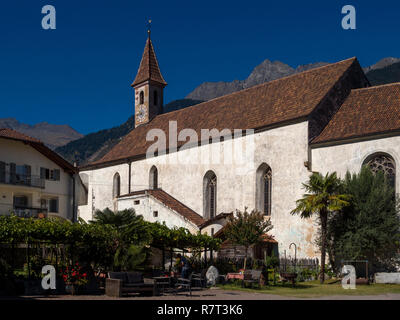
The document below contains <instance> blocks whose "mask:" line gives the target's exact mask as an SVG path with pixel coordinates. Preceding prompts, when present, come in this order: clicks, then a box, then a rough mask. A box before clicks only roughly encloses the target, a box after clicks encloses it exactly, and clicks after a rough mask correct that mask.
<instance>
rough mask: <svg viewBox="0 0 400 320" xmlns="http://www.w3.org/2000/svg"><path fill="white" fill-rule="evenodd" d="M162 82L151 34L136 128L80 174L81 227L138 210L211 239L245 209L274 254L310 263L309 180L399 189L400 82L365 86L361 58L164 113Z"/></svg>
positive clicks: (138, 84) (137, 84) (138, 87)
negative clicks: (358, 180) (253, 214)
mask: <svg viewBox="0 0 400 320" xmlns="http://www.w3.org/2000/svg"><path fill="white" fill-rule="evenodd" d="M166 85H167V83H166V81H165V80H164V77H163V76H162V74H161V71H160V68H159V65H158V62H157V58H156V54H155V50H154V47H153V43H152V41H151V38H150V33H149V36H148V39H147V41H146V45H145V48H144V52H143V56H142V60H141V62H140V66H139V69H138V72H137V75H136V78H135V79H134V81H133V83H132V87H133V90H134V96H135V98H134V99H135V103H134V104H135V110H134V112H135V128H134V129H133V130H132V131H131V132H130V133H128V134H127V135H126V136H125V137H124V138H123V139H122V140H121V141H120V142H119V143H118V144H117V145H116V146H114V147H113V148H112V149H111V150H110V151H109V152H108V153H107V154H106V155H105V156H104V157H103V158H102V159H100V160H99V161H95V162H92V163H90V164H88V165H85V166H82V167H81V168H80V176H81V179H82V181H83V182H84V184H85V186H86V188H87V190H88V202H87V205H82V206H79V216H80V217H81V218H83V219H85V220H91V219H92V218H93V214H94V212H95V210H97V209H100V210H103V209H105V208H107V207H108V208H110V209H112V210H123V209H126V208H133V209H135V211H136V213H137V214H140V215H143V217H144V218H145V220H148V221H152V222H155V221H159V222H160V223H162V222H165V223H166V225H167V226H169V227H175V226H176V227H185V228H188V229H189V230H190V231H191V232H193V233H195V232H198V231H201V232H202V233H204V232H206V233H208V234H210V235H216V234H217V233H218V232H221V231H220V230H221V229H222V228H223V226H224V225H225V223H226V219H227V216H229V214H230V213H231V212H234V211H235V210H236V209H239V210H243V209H244V208H245V207H248V208H249V210H252V209H257V210H260V211H261V212H263V214H264V215H265V218H266V219H271V222H272V225H273V229H272V230H271V231H270V232H269V235H270V236H271V239H274V242H275V245H276V246H277V250H278V251H279V253H281V254H282V253H283V252H284V250H286V251H288V250H289V245H290V244H291V243H295V244H296V245H297V256H298V257H303V258H315V257H318V256H319V255H320V254H319V252H318V248H317V246H316V245H315V237H316V233H317V225H316V223H315V221H314V220H311V219H308V220H304V219H301V218H300V217H299V216H293V215H291V214H290V212H291V210H293V209H294V207H295V202H296V200H298V199H299V198H301V197H302V195H303V193H304V189H302V183H304V182H306V181H307V180H308V178H309V176H310V175H311V174H312V172H320V173H322V174H326V173H327V172H334V171H336V172H337V173H338V176H340V177H344V175H345V174H346V171H350V172H354V173H356V172H359V171H360V169H361V167H362V166H363V165H369V166H370V167H371V168H372V169H373V170H383V171H384V172H385V173H386V174H387V175H388V177H389V178H390V181H391V183H392V184H393V186H394V187H395V190H396V192H399V190H400V179H399V178H398V177H399V176H400V171H399V170H400V169H399V164H400V84H399V83H395V84H389V85H382V86H376V87H372V86H371V85H370V83H369V81H368V79H367V78H366V76H365V74H364V72H363V70H362V68H361V66H360V64H359V62H358V60H357V58H350V59H347V60H344V61H340V62H337V63H332V64H329V65H326V66H323V67H319V68H315V69H312V70H308V71H305V72H301V73H296V74H294V75H291V76H288V77H285V78H281V79H278V80H274V81H270V82H267V83H263V84H260V85H257V86H254V87H251V88H248V89H245V90H241V91H238V92H235V93H232V94H228V95H225V96H222V97H219V98H215V99H212V100H210V101H206V102H203V103H200V104H198V105H195V106H192V107H187V108H184V109H181V110H178V111H173V112H168V113H163V91H164V89H165V87H166ZM205 132H206V133H207V132H208V133H210V134H209V135H205V134H204V133H205ZM236 133H240V134H236ZM162 134H164V135H165V137H166V139H165V143H163V141H162V140H163V139H162ZM176 134H177V137H175V135H176ZM155 145H157V146H158V148H155V149H156V150H154V146H155ZM149 150H153V151H154V152H153V153H149ZM232 150H236V151H235V152H233V153H235V156H233V158H234V159H233V160H232V159H227V158H229V153H230V152H231V151H232ZM231 153H232V152H231ZM150 154H151V155H150ZM199 154H201V155H202V156H201V157H199V156H198V155H199ZM237 154H239V158H240V155H242V156H243V155H244V154H245V156H244V159H245V161H244V162H243V161H241V162H240V161H237V159H236V158H237ZM227 155H228V156H227ZM210 158H212V159H211V160H210ZM215 158H218V159H219V160H218V159H215ZM204 159H205V160H204ZM221 159H223V160H221ZM214 160H215V161H214ZM228 160H229V161H228Z"/></svg>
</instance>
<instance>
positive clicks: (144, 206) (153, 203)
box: [118, 195, 198, 233]
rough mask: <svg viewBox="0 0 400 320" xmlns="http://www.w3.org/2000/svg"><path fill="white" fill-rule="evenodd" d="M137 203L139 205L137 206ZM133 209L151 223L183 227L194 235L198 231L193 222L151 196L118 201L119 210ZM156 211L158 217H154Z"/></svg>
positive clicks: (126, 198)
mask: <svg viewBox="0 0 400 320" xmlns="http://www.w3.org/2000/svg"><path fill="white" fill-rule="evenodd" d="M135 201H139V204H136V205H135ZM129 208H133V209H135V212H136V214H137V215H142V216H143V218H144V219H145V220H146V221H149V222H159V223H163V222H165V224H166V226H167V227H169V228H173V227H177V228H180V227H183V228H187V229H188V230H189V231H190V232H192V233H194V232H196V231H197V230H198V228H197V226H196V225H195V224H193V223H192V222H191V221H189V220H187V219H185V218H184V217H182V216H181V215H180V214H179V213H177V212H175V211H173V210H171V209H170V208H168V207H166V206H165V205H164V204H163V203H161V202H160V201H158V200H157V199H155V198H153V197H151V196H149V195H140V196H133V197H124V198H120V199H118V210H124V209H129ZM154 211H157V212H158V214H157V217H154V214H153V213H154Z"/></svg>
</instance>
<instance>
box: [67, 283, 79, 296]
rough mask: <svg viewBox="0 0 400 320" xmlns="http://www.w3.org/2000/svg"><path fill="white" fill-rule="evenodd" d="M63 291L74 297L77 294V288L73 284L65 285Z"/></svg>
mask: <svg viewBox="0 0 400 320" xmlns="http://www.w3.org/2000/svg"><path fill="white" fill-rule="evenodd" d="M65 291H66V292H67V293H68V294H70V295H72V296H75V295H77V294H78V286H77V285H76V284H73V283H66V284H65Z"/></svg>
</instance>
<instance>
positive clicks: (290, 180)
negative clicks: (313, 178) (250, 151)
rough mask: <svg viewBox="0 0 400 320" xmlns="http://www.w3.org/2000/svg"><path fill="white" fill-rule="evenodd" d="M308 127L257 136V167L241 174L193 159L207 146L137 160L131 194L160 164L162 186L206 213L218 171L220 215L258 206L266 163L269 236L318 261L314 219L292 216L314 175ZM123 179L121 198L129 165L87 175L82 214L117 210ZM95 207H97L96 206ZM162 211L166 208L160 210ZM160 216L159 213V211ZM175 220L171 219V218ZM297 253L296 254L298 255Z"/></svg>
mask: <svg viewBox="0 0 400 320" xmlns="http://www.w3.org/2000/svg"><path fill="white" fill-rule="evenodd" d="M244 139H245V138H239V139H235V140H227V141H224V142H220V143H215V144H212V145H211V148H219V147H221V148H220V149H219V150H218V151H215V149H212V150H214V151H212V154H215V152H217V153H218V154H219V155H220V157H221V159H223V154H224V150H225V149H227V148H228V149H229V148H231V147H232V143H233V141H236V142H235V143H237V140H239V141H244ZM307 141H308V123H307V122H302V123H298V124H293V125H289V126H286V127H280V128H274V129H271V130H268V131H263V132H260V133H257V134H255V135H254V145H255V148H254V149H255V151H254V160H253V161H252V163H253V164H254V166H253V167H250V168H248V170H247V171H246V172H245V173H242V174H239V173H238V171H237V169H238V167H240V166H239V165H236V164H226V163H223V162H222V163H220V164H213V163H211V164H210V163H199V161H193V159H194V154H193V152H196V151H198V152H200V153H201V154H203V155H204V154H208V151H209V149H208V151H207V148H210V146H201V147H198V148H192V149H188V150H183V151H179V152H178V153H171V154H168V155H160V156H158V157H156V158H149V159H144V160H140V161H135V162H132V168H131V176H132V182H131V191H138V190H143V189H148V188H149V171H150V168H151V167H152V166H153V165H155V166H156V167H157V169H158V181H159V187H161V188H162V189H163V190H164V191H166V192H167V193H169V194H171V195H172V196H173V197H175V198H176V199H178V200H179V201H181V202H183V203H184V204H185V205H187V206H188V207H190V208H191V209H193V210H194V211H196V212H197V213H199V214H200V215H202V214H203V177H204V175H205V174H206V172H207V171H208V170H213V171H214V172H215V174H216V176H217V213H221V212H232V211H234V210H235V209H240V210H243V209H244V207H245V206H247V207H249V209H250V210H251V209H253V208H254V207H255V189H256V170H257V168H258V167H259V165H261V164H262V163H264V162H265V163H267V164H268V165H269V166H270V167H271V169H272V175H273V178H272V179H273V180H272V216H271V221H272V224H273V225H274V229H273V230H272V231H271V232H270V233H271V234H272V235H274V236H275V238H276V240H277V241H278V242H279V250H280V252H283V250H286V251H287V253H288V254H290V252H289V248H288V247H289V244H290V243H291V242H295V243H296V244H297V245H298V256H299V257H300V256H308V257H315V256H317V255H318V253H317V252H316V251H315V246H314V244H313V236H314V234H315V226H314V224H313V223H311V221H310V220H301V219H300V218H299V217H297V216H292V215H290V211H291V210H292V209H293V208H294V206H295V201H296V200H297V199H299V198H300V197H301V196H302V193H303V190H302V189H301V184H302V183H303V182H305V181H306V180H307V179H308V177H309V175H310V172H309V171H308V169H307V168H306V167H305V166H304V162H305V161H307V160H308V142H307ZM177 154H178V155H179V157H180V158H181V159H182V158H186V159H190V160H192V161H190V163H187V164H182V163H180V164H176V163H175V164H174V163H171V162H173V161H172V160H173V159H174V157H176V156H177ZM116 172H118V173H119V174H120V176H121V194H124V193H127V191H128V164H121V165H117V166H112V167H107V168H102V169H96V170H88V171H82V172H81V174H82V173H83V174H88V176H89V194H88V205H87V206H81V207H80V208H79V212H80V216H81V217H82V218H84V219H86V220H88V219H91V217H92V211H93V209H104V208H105V207H110V208H112V207H113V200H112V181H113V176H114V174H115V173H116ZM92 204H93V205H92ZM160 211H161V210H160ZM159 214H160V213H159ZM170 219H172V217H171V218H170ZM293 254H294V252H293Z"/></svg>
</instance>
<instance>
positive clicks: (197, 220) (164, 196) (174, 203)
mask: <svg viewBox="0 0 400 320" xmlns="http://www.w3.org/2000/svg"><path fill="white" fill-rule="evenodd" d="M146 193H147V194H149V195H150V196H152V197H153V198H155V199H157V200H158V201H160V202H161V203H162V204H164V205H165V206H167V207H168V208H170V209H171V210H173V211H175V212H176V213H178V214H180V215H181V216H183V217H184V218H186V219H188V220H190V221H191V222H192V223H194V224H195V225H197V226H200V225H202V224H203V223H204V222H205V220H204V219H203V217H202V216H200V215H199V214H198V213H196V212H195V211H193V210H192V209H190V208H189V207H187V206H186V205H184V204H183V203H182V202H180V201H179V200H177V199H175V198H174V197H173V196H171V195H170V194H169V193H167V192H165V191H164V190H162V189H149V190H140V191H134V192H131V193H129V194H126V195H122V196H120V198H124V197H128V196H134V195H140V194H146Z"/></svg>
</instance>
